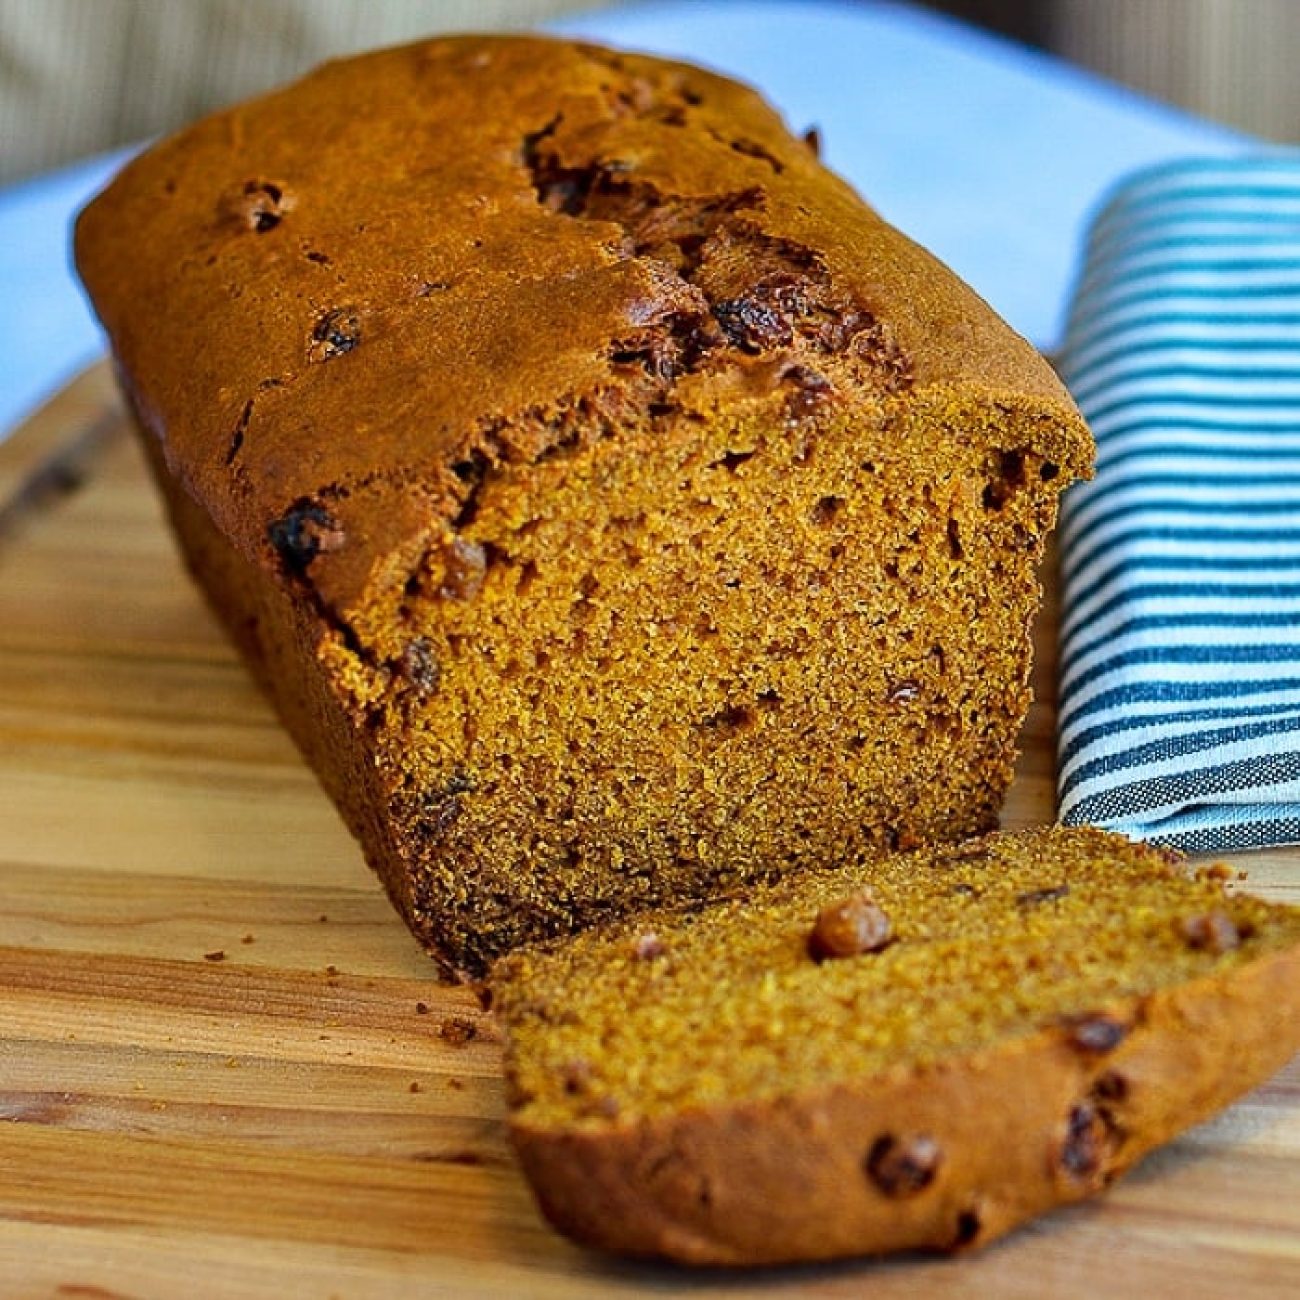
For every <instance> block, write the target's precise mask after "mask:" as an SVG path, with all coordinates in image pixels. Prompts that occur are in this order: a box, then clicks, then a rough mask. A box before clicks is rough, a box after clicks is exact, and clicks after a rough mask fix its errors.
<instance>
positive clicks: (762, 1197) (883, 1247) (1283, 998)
mask: <svg viewBox="0 0 1300 1300" xmlns="http://www.w3.org/2000/svg"><path fill="white" fill-rule="evenodd" d="M1105 1010H1106V1013H1107V1014H1108V1015H1109V1016H1112V1017H1114V1018H1116V1019H1117V1020H1119V1021H1120V1022H1121V1023H1123V1024H1125V1025H1128V1026H1129V1029H1128V1032H1127V1034H1126V1035H1125V1036H1124V1038H1123V1041H1122V1042H1120V1043H1119V1044H1118V1045H1117V1046H1115V1047H1114V1048H1113V1049H1112V1050H1109V1051H1100V1052H1099V1051H1087V1050H1081V1048H1080V1046H1079V1044H1078V1042H1077V1041H1076V1039H1075V1036H1074V1035H1073V1034H1072V1031H1071V1029H1070V1027H1068V1026H1050V1027H1048V1028H1045V1029H1042V1030H1040V1031H1038V1032H1036V1033H1033V1034H1030V1035H1028V1036H1025V1037H1021V1038H1017V1039H1010V1040H1007V1041H1004V1042H1001V1043H998V1044H997V1045H995V1046H992V1047H990V1048H987V1049H984V1050H981V1051H979V1052H977V1053H973V1054H970V1055H967V1056H963V1057H958V1058H954V1059H948V1060H944V1061H942V1062H940V1063H938V1064H935V1065H933V1066H930V1067H927V1068H918V1069H904V1070H898V1071H896V1072H893V1073H890V1074H887V1075H885V1076H880V1077H874V1078H870V1079H863V1080H862V1081H861V1083H859V1084H856V1085H841V1086H835V1087H830V1088H827V1089H825V1090H821V1091H809V1092H805V1093H801V1094H796V1095H791V1096H788V1097H783V1098H781V1099H780V1100H779V1101H776V1102H749V1103H739V1104H735V1105H718V1106H710V1107H707V1108H698V1107H697V1108H694V1109H690V1110H686V1111H683V1112H681V1113H678V1114H670V1115H664V1116H658V1117H652V1118H647V1119H644V1120H640V1121H634V1122H624V1123H619V1122H618V1121H613V1122H609V1123H598V1122H595V1121H592V1122H590V1123H589V1124H586V1125H583V1126H581V1127H574V1128H570V1129H567V1130H556V1129H554V1128H546V1127H538V1126H534V1125H530V1124H529V1123H528V1122H527V1120H526V1119H518V1118H517V1119H516V1120H514V1121H513V1122H512V1125H511V1140H512V1142H513V1145H514V1148H515V1150H516V1152H517V1153H518V1156H519V1159H520V1162H521V1164H522V1165H523V1168H524V1170H525V1173H526V1174H527V1176H528V1179H529V1181H530V1183H531V1184H532V1186H533V1188H534V1191H535V1193H536V1195H537V1198H538V1202H539V1204H540V1206H541V1208H542V1210H543V1212H544V1213H545V1215H546V1217H547V1218H548V1219H549V1220H550V1221H551V1223H552V1224H554V1226H555V1227H557V1228H558V1229H559V1230H560V1231H561V1232H564V1233H566V1234H567V1235H569V1236H571V1237H574V1238H576V1239H577V1240H579V1241H582V1242H584V1243H586V1244H588V1245H591V1246H594V1247H597V1248H600V1249H603V1250H608V1251H614V1252H617V1253H620V1254H628V1255H637V1256H648V1257H662V1258H666V1259H671V1260H677V1261H680V1262H683V1263H689V1264H700V1265H760V1264H778V1263H786V1262H793V1261H800V1260H818V1259H831V1258H835V1257H840V1256H849V1255H870V1254H882V1253H885V1252H893V1251H900V1250H918V1249H919V1250H937V1251H956V1250H961V1249H964V1248H967V1247H971V1246H976V1245H983V1244H985V1243H987V1242H989V1241H992V1240H994V1239H995V1238H997V1237H999V1236H1001V1235H1003V1234H1004V1233H1006V1232H1008V1231H1010V1230H1011V1229H1012V1228H1014V1227H1016V1226H1017V1225H1018V1224H1020V1223H1023V1222H1025V1221H1026V1220H1028V1219H1030V1218H1032V1217H1034V1216H1036V1215H1039V1214H1042V1213H1043V1212H1045V1211H1047V1210H1050V1209H1052V1208H1054V1207H1056V1206H1060V1205H1066V1204H1069V1203H1071V1202H1075V1201H1079V1200H1082V1199H1084V1198H1086V1197H1089V1196H1092V1195H1094V1194H1096V1193H1097V1192H1099V1191H1101V1190H1102V1189H1103V1188H1104V1187H1105V1186H1106V1185H1107V1184H1109V1183H1110V1182H1112V1181H1113V1180H1114V1179H1115V1178H1117V1177H1118V1176H1120V1175H1121V1174H1122V1173H1124V1172H1125V1171H1126V1170H1127V1169H1129V1168H1130V1167H1131V1166H1132V1165H1133V1164H1135V1163H1136V1162H1137V1161H1138V1160H1139V1159H1141V1157H1142V1156H1143V1155H1144V1154H1146V1153H1147V1152H1148V1151H1150V1150H1152V1149H1153V1148H1155V1147H1157V1146H1159V1145H1160V1144H1162V1143H1164V1142H1166V1141H1168V1140H1169V1139H1170V1138H1171V1137H1173V1136H1174V1135H1176V1134H1177V1133H1179V1132H1181V1131H1183V1130H1184V1129H1186V1128H1189V1127H1191V1126H1192V1125H1194V1124H1197V1123H1199V1122H1200V1121H1202V1120H1204V1119H1206V1118H1207V1117H1208V1116H1210V1115H1212V1114H1213V1113H1214V1112H1215V1111H1217V1110H1219V1109H1220V1108H1222V1107H1224V1106H1226V1105H1227V1104H1229V1103H1230V1102H1231V1101H1233V1100H1234V1099H1235V1098H1237V1097H1239V1096H1241V1095H1242V1094H1244V1093H1245V1092H1247V1091H1248V1090H1250V1089H1251V1088H1253V1087H1255V1086H1256V1085H1258V1084H1259V1083H1261V1082H1263V1081H1264V1080H1265V1079H1267V1078H1268V1077H1269V1076H1270V1075H1271V1074H1273V1073H1274V1072H1275V1071H1276V1070H1278V1069H1279V1068H1281V1067H1282V1066H1283V1065H1284V1064H1285V1063H1286V1062H1287V1061H1288V1060H1289V1059H1290V1057H1291V1056H1292V1055H1293V1054H1294V1052H1295V1051H1296V1050H1297V1048H1298V1047H1300V1041H1298V1037H1300V1035H1298V1032H1297V1026H1298V1025H1300V949H1296V948H1292V949H1290V950H1284V951H1280V952H1274V953H1271V954H1268V955H1266V956H1263V957H1261V958H1259V959H1258V960H1256V961H1254V962H1251V963H1249V964H1246V965H1242V966H1238V967H1236V968H1234V969H1232V970H1230V971H1227V972H1225V973H1220V974H1216V975H1212V976H1207V977H1204V978H1201V979H1198V980H1195V981H1192V982H1190V983H1187V984H1183V985H1180V986H1176V987H1172V988H1168V989H1164V990H1161V991H1158V992H1155V993H1152V994H1150V995H1147V996H1144V997H1141V998H1133V999H1129V1000H1127V1001H1122V1002H1117V1003H1115V1004H1114V1005H1112V1006H1109V1007H1107V1008H1106V1009H1105ZM890 1139H892V1140H893V1141H894V1142H896V1143H899V1144H903V1145H902V1146H900V1147H899V1148H898V1149H899V1150H902V1151H905V1150H906V1145H905V1144H906V1143H908V1142H909V1141H914V1140H917V1139H925V1140H926V1141H927V1143H933V1148H931V1147H930V1146H928V1145H927V1146H926V1148H925V1153H926V1157H927V1160H926V1162H925V1164H924V1166H923V1169H924V1170H926V1171H927V1172H926V1173H925V1174H923V1176H922V1177H919V1178H918V1177H915V1176H914V1177H913V1178H912V1179H911V1180H910V1182H909V1180H908V1178H907V1177H906V1172H907V1170H906V1168H904V1171H903V1174H902V1175H899V1176H897V1177H896V1178H895V1179H894V1186H893V1194H891V1192H890V1189H889V1184H890V1178H889V1177H888V1175H887V1173H886V1174H885V1175H884V1176H882V1175H881V1174H880V1171H879V1170H877V1177H874V1178H873V1175H872V1170H871V1165H872V1153H873V1151H874V1152H876V1153H877V1155H878V1156H879V1155H880V1153H881V1152H882V1151H883V1150H884V1148H882V1147H879V1146H878V1145H877V1144H879V1143H881V1142H882V1141H885V1140H890ZM931 1162H933V1163H932V1164H931ZM917 1182H924V1186H921V1187H920V1188H919V1189H914V1185H915V1183H917ZM882 1183H883V1184H885V1185H884V1186H882Z"/></svg>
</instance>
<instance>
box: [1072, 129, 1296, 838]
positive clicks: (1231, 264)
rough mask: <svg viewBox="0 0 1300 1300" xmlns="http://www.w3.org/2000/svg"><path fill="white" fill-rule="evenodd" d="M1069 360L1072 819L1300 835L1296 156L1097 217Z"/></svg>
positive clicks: (1227, 169) (1161, 173) (1245, 164)
mask: <svg viewBox="0 0 1300 1300" xmlns="http://www.w3.org/2000/svg"><path fill="white" fill-rule="evenodd" d="M1061 369H1062V373H1063V375H1064V377H1065V379H1066V382H1067V383H1068V384H1069V385H1070V387H1071V389H1072V391H1073V392H1074V394H1075V397H1076V398H1077V400H1078V402H1079V404H1080V406H1081V408H1082V409H1083V412H1084V414H1085V415H1086V416H1087V417H1088V419H1089V421H1090V423H1091V424H1092V427H1093V431H1094V433H1095V434H1096V437H1097V444H1098V466H1097V477H1096V479H1095V480H1094V481H1093V482H1091V483H1088V484H1083V485H1079V486H1078V487H1076V488H1072V489H1071V490H1070V492H1069V493H1068V494H1067V497H1066V501H1065V505H1064V508H1063V519H1062V528H1061V534H1060V542H1061V556H1062V609H1063V611H1064V613H1063V620H1062V626H1061V659H1060V692H1059V694H1060V714H1059V737H1058V793H1059V798H1060V815H1061V819H1062V820H1063V821H1066V822H1070V823H1077V822H1091V823H1094V824H1099V825H1103V826H1108V827H1113V828H1115V829H1117V830H1121V831H1124V832H1127V833H1128V834H1130V835H1133V836H1134V837H1137V838H1142V839H1148V840H1153V841H1156V842H1160V843H1164V844H1169V845H1173V846H1175V847H1178V848H1182V849H1186V850H1188V851H1192V852H1204V853H1208V852H1219V851H1224V850H1234V849H1250V848H1256V847H1262V846H1266V845H1276V844H1290V843H1297V842H1300V152H1288V151H1281V150H1279V151H1276V152H1273V153H1270V154H1266V155H1260V156H1255V157H1249V158H1238V159H1232V160H1226V159H1220V160H1212V159H1203V160H1195V161H1184V162H1178V163H1174V164H1170V165H1167V166H1163V167H1159V168H1155V169H1152V170H1147V171H1144V172H1142V173H1141V174H1139V175H1137V176H1136V177H1134V178H1132V179H1131V180H1129V181H1128V182H1127V183H1125V184H1123V185H1122V186H1121V187H1120V188H1119V189H1118V191H1117V192H1116V193H1115V194H1114V195H1113V197H1112V198H1111V199H1110V201H1109V202H1108V203H1107V204H1106V205H1105V206H1104V208H1103V210H1102V211H1101V213H1100V215H1099V216H1098V218H1097V220H1096V222H1095V223H1094V225H1093V228H1092V233H1091V237H1090V240H1089V244H1088V252H1087V259H1086V265H1085V270H1084V273H1083V276H1082V279H1081V281H1080V284H1079V286H1078V292H1077V294H1076V296H1075V299H1074V304H1073V307H1072V310H1071V315H1070V319H1069V324H1068V329H1067V334H1066V342H1065V348H1064V351H1063V354H1062V357H1061Z"/></svg>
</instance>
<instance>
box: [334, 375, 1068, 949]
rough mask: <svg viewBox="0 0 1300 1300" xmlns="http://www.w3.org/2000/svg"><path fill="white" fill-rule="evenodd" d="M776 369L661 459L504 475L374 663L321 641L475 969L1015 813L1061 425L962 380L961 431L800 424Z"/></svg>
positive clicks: (903, 411)
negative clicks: (1055, 435) (1049, 426)
mask: <svg viewBox="0 0 1300 1300" xmlns="http://www.w3.org/2000/svg"><path fill="white" fill-rule="evenodd" d="M756 370H757V367H754V368H753V370H746V371H744V372H742V375H743V381H744V382H746V383H748V384H750V385H751V386H752V388H753V391H752V392H751V393H750V395H748V396H747V397H745V398H744V399H743V400H742V401H739V402H733V404H732V406H731V408H730V411H729V413H728V414H726V415H718V414H715V415H714V416H713V417H712V418H709V419H704V418H693V417H692V416H690V415H689V414H685V415H684V414H676V415H675V416H673V417H671V418H667V417H666V418H664V419H663V420H662V421H661V423H660V424H659V425H658V426H657V427H655V426H654V425H653V423H652V422H648V423H650V424H651V427H649V428H647V429H646V430H644V431H643V432H642V434H641V435H639V436H640V438H641V439H644V440H645V441H647V442H653V443H654V444H655V453H654V455H653V456H649V455H647V456H644V457H642V456H629V455H628V454H627V452H626V449H625V448H620V447H618V446H617V444H614V443H611V442H609V441H604V440H596V441H594V442H592V443H591V444H590V445H589V446H586V447H580V448H577V449H575V450H574V451H572V452H571V453H569V454H567V455H565V456H564V457H562V458H554V459H546V460H543V461H542V462H540V463H537V464H533V465H528V466H520V467H514V468H509V469H506V470H504V471H500V472H498V473H496V474H494V475H491V476H489V477H488V478H487V479H485V480H484V483H483V484H482V486H481V487H480V490H479V491H478V493H477V495H476V497H475V501H474V509H473V510H472V512H467V513H465V514H464V515H462V517H461V518H460V520H459V521H458V524H457V526H456V527H454V528H450V527H449V528H448V529H447V530H446V531H445V532H444V534H443V535H442V537H441V540H440V541H439V543H438V544H437V545H436V546H433V547H431V548H430V549H429V550H428V551H427V552H426V553H425V555H424V556H423V558H422V560H421V564H420V567H419V568H418V570H417V571H416V572H415V573H414V574H413V575H412V576H411V577H410V578H409V579H408V580H407V582H406V583H405V584H404V587H403V590H402V593H401V597H400V602H399V604H398V607H397V609H396V611H395V612H394V611H393V610H392V609H391V608H390V609H386V610H385V611H383V613H382V615H381V616H379V617H375V618H373V619H371V620H369V622H368V623H367V622H363V621H361V620H359V621H358V623H359V625H361V626H363V628H364V630H363V632H362V639H363V641H364V643H365V646H366V652H367V655H366V660H367V661H366V662H361V661H359V660H358V657H357V655H356V652H355V650H354V648H353V647H352V646H350V645H349V644H348V643H347V642H346V641H345V640H343V639H339V640H337V641H335V642H334V643H333V644H332V645H331V646H329V647H327V649H326V654H325V661H326V663H327V664H328V665H329V666H330V667H331V670H332V671H334V672H335V673H336V674H337V676H338V679H339V680H342V681H346V682H347V683H349V685H350V686H352V687H353V688H354V689H355V690H356V693H357V698H358V700H359V701H360V704H359V706H358V708H359V710H360V711H361V712H362V714H363V716H364V719H365V721H364V723H363V725H364V726H367V727H368V728H369V734H371V735H373V737H374V745H375V748H376V753H377V757H378V759H379V762H380V766H381V768H382V770H383V771H385V772H387V773H390V774H392V775H391V785H390V787H389V793H388V808H389V812H390V815H391V818H392V821H393V824H394V826H395V827H396V828H397V834H398V835H399V837H400V840H401V847H402V854H403V858H404V860H405V862H406V864H407V870H408V872H409V876H408V880H409V889H408V890H407V893H406V898H407V900H408V908H409V913H410V915H411V916H412V917H413V918H414V920H415V924H416V926H417V929H419V930H421V931H422V932H423V933H424V934H425V936H426V937H427V939H428V940H429V941H430V942H431V944H433V945H434V946H436V947H437V948H439V949H440V950H441V951H443V952H444V953H447V954H449V955H450V957H451V961H452V964H453V965H454V966H455V967H456V968H457V969H459V970H462V971H467V972H468V973H470V974H472V975H479V974H481V973H482V972H483V971H484V970H485V969H486V967H487V965H488V964H489V963H490V961H491V960H492V959H493V958H495V957H496V956H499V955H500V954H501V953H503V952H506V951H509V950H510V949H511V948H513V947H516V946H518V945H519V944H521V943H528V942H536V941H538V940H542V939H546V938H550V937H554V936H558V935H562V934H566V933H570V932H573V931H575V930H581V929H585V928H587V927H588V926H590V925H592V924H597V923H600V922H602V921H604V920H607V919H608V918H609V917H610V916H614V915H619V914H623V913H628V912H633V911H637V910H639V909H642V908H645V907H648V906H658V905H662V904H665V903H667V902H669V901H672V900H674V899H681V900H690V899H705V898H708V897H712V896H715V895H718V894H725V893H727V892H729V891H733V890H735V889H738V888H741V887H744V886H746V885H748V884H751V883H754V882H757V881H763V880H771V879H774V878H776V877H778V876H780V875H782V874H785V873H786V872H788V871H790V870H792V869H796V868H803V867H807V866H809V865H814V864H817V863H820V862H824V861H826V860H828V859H829V858H834V857H836V856H839V855H842V854H852V853H854V852H856V851H858V850H861V849H864V848H867V847H869V846H876V847H880V848H900V847H902V848H906V847H909V846H911V845H914V844H918V843H921V842H925V841H929V840H935V839H940V840H942V839H952V838H954V837H961V836H964V835H971V834H975V833H978V832H981V831H985V830H988V829H989V828H990V827H992V826H993V825H994V824H995V822H996V817H997V810H998V808H999V807H1000V805H1001V802H1002V799H1003V796H1004V794H1005V791H1006V787H1007V785H1008V783H1009V781H1010V778H1011V772H1012V766H1013V762H1014V756H1015V745H1016V736H1017V732H1018V729H1019V726H1020V723H1021V720H1022V718H1023V716H1024V712H1025V709H1026V708H1027V705H1028V699H1029V694H1028V673H1029V656H1030V623H1031V620H1032V616H1033V613H1034V610H1035V609H1036V606H1037V603H1038V597H1039V590H1038V584H1037V576H1036V565H1037V562H1038V559H1039V557H1040V555H1041V548H1042V541H1043V538H1044V535H1045V533H1046V531H1047V530H1048V528H1049V527H1050V524H1051V521H1052V519H1053V517H1054V513H1055V505H1056V495H1057V490H1058V487H1059V484H1058V483H1057V482H1056V481H1055V477H1056V473H1055V471H1056V466H1055V465H1054V464H1053V462H1052V461H1051V460H1050V459H1049V456H1048V454H1046V453H1045V451H1044V441H1045V440H1044V438H1043V435H1042V431H1041V430H1040V429H1039V428H1037V427H1036V426H1035V424H1034V421H1033V419H1032V417H1027V416H1026V415H1025V414H1024V413H1022V412H1017V411H1015V410H1013V409H1008V407H1007V406H1006V405H1005V404H999V403H993V402H979V401H973V400H971V399H970V398H969V396H960V395H959V396H955V397H950V398H948V399H947V400H948V401H949V402H950V404H951V405H950V407H949V409H948V410H947V411H946V412H945V416H946V418H947V419H949V420H953V421H959V422H960V432H961V436H960V437H958V436H952V437H948V436H942V435H936V427H937V428H939V429H942V428H943V426H942V425H936V422H935V419H934V417H933V415H931V416H930V418H929V420H928V421H927V422H924V423H923V422H920V421H918V420H917V414H916V413H917V408H916V406H915V404H906V405H894V404H891V403H888V402H880V401H866V400H862V399H861V398H858V399H856V400H848V399H847V398H846V399H841V400H840V401H838V402H836V403H830V404H828V405H827V407H826V409H824V410H823V411H821V412H819V413H818V414H817V416H816V417H810V418H791V417H789V415H788V414H787V413H786V412H787V406H786V403H787V397H788V393H787V391H786V385H785V384H784V383H783V382H782V379H781V367H780V365H779V364H777V365H775V366H773V367H772V368H771V370H770V371H769V372H768V373H767V374H766V375H756V374H755V373H754V371H756ZM764 384H765V385H766V389H764V387H763V385H764ZM918 467H923V469H922V470H921V472H919V473H918ZM991 592H995V593H996V597H995V598H994V599H993V600H992V601H990V599H989V596H990V593H991Z"/></svg>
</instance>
